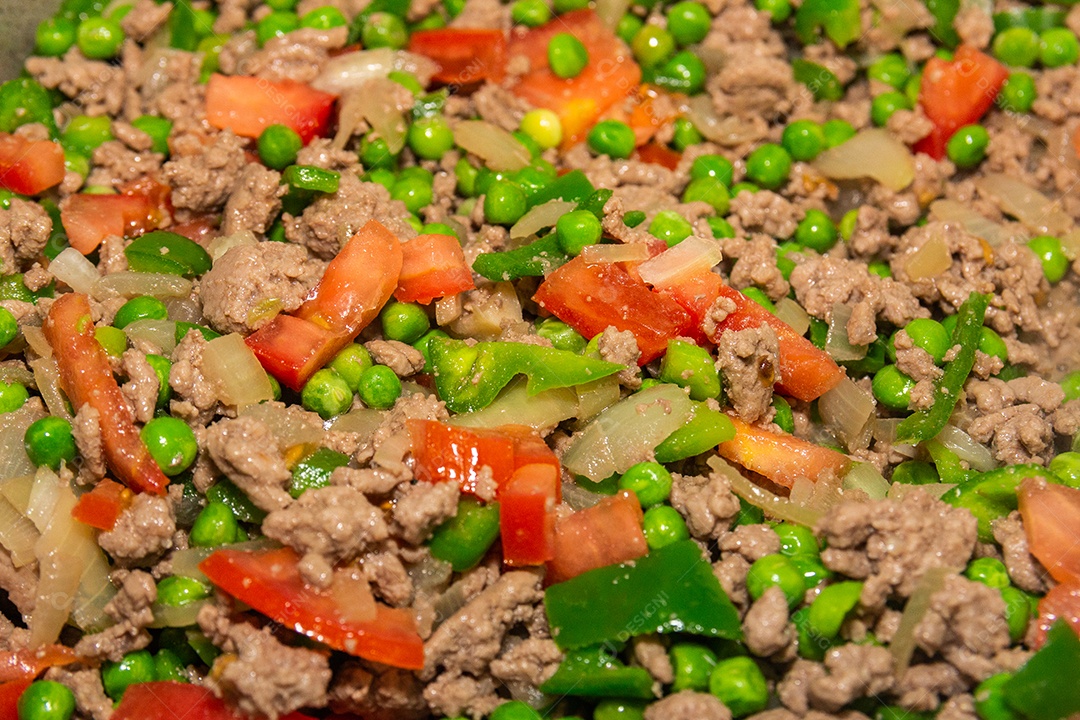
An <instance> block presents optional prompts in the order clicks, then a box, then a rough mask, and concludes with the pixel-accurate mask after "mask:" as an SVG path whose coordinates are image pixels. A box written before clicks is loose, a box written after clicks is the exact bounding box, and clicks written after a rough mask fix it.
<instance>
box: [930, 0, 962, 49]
mask: <svg viewBox="0 0 1080 720" xmlns="http://www.w3.org/2000/svg"><path fill="white" fill-rule="evenodd" d="M923 4H924V5H926V9H927V10H929V11H930V14H931V15H933V16H934V24H933V25H932V26H931V27H930V28H929V30H930V34H931V35H932V36H933V37H934V38H936V39H937V41H938V42H939V43H940V44H941V45H942V46H943V47H947V48H949V49H952V48H955V47H956V46H957V45H959V44H960V35H959V33H957V32H956V27H955V26H954V25H953V23H954V22H955V21H956V13H958V12H960V0H923Z"/></svg>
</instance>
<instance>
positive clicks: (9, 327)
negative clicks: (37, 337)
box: [0, 307, 19, 348]
mask: <svg viewBox="0 0 1080 720" xmlns="http://www.w3.org/2000/svg"><path fill="white" fill-rule="evenodd" d="M18 335H19V321H18V320H16V319H15V316H14V315H12V314H11V311H10V310H8V309H7V308H5V307H0V348H2V347H4V346H6V345H8V344H9V343H10V342H11V341H12V340H14V339H15V338H16V337H18Z"/></svg>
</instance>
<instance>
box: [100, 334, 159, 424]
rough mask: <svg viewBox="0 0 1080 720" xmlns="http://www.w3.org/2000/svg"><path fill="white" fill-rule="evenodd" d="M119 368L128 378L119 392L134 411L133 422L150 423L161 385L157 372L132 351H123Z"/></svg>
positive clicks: (139, 354)
mask: <svg viewBox="0 0 1080 720" xmlns="http://www.w3.org/2000/svg"><path fill="white" fill-rule="evenodd" d="M120 368H121V369H122V370H123V371H124V374H125V375H126V376H127V378H128V379H127V382H125V383H124V384H123V385H122V386H121V387H120V390H121V391H122V392H123V393H124V397H126V398H127V399H128V402H130V403H131V407H132V408H133V409H134V411H135V420H136V421H137V422H141V423H146V422H150V420H151V419H153V417H154V410H155V409H156V407H157V400H158V390H159V387H160V385H161V382H160V380H158V376H157V372H155V371H154V368H153V367H151V365H150V363H149V362H147V361H146V355H145V354H144V353H141V352H139V351H138V350H134V349H132V350H125V351H124V354H123V355H122V356H121V361H120ZM86 407H89V406H88V405H84V406H83V408H86ZM81 409H82V408H80V410H81Z"/></svg>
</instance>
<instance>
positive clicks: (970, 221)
mask: <svg viewBox="0 0 1080 720" xmlns="http://www.w3.org/2000/svg"><path fill="white" fill-rule="evenodd" d="M930 216H931V217H933V218H936V219H938V220H941V221H942V222H955V223H959V224H960V226H961V227H963V228H964V230H966V231H967V232H969V233H971V234H972V235H974V236H975V237H977V238H982V239H983V240H985V241H986V242H988V243H990V245H991V246H993V247H996V246H998V245H1000V244H1002V243H1003V242H1006V241H1009V240H1020V239H1021V238H1020V237H1018V236H1017V235H1016V234H1015V233H1012V232H1009V230H1008V229H1006V228H1005V226H1003V225H1001V224H1000V223H996V222H994V221H993V220H990V219H988V218H987V217H985V216H984V215H982V213H979V212H978V211H976V210H974V209H972V208H971V206H969V205H964V204H963V203H959V202H956V201H955V200H935V201H934V202H932V203H930Z"/></svg>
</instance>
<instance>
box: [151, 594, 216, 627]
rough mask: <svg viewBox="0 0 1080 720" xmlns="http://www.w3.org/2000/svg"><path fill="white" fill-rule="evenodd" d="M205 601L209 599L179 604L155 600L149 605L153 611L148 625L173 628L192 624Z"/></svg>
mask: <svg viewBox="0 0 1080 720" xmlns="http://www.w3.org/2000/svg"><path fill="white" fill-rule="evenodd" d="M207 602H209V601H208V600H194V601H192V602H189V603H184V604H183V605H179V606H177V605H163V604H161V603H157V602H156V603H154V604H153V605H151V606H150V610H151V612H153V613H154V622H152V623H150V627H152V628H175V627H188V626H189V625H194V624H195V621H196V618H198V617H199V611H200V610H202V607H203V605H206V603H207Z"/></svg>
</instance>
